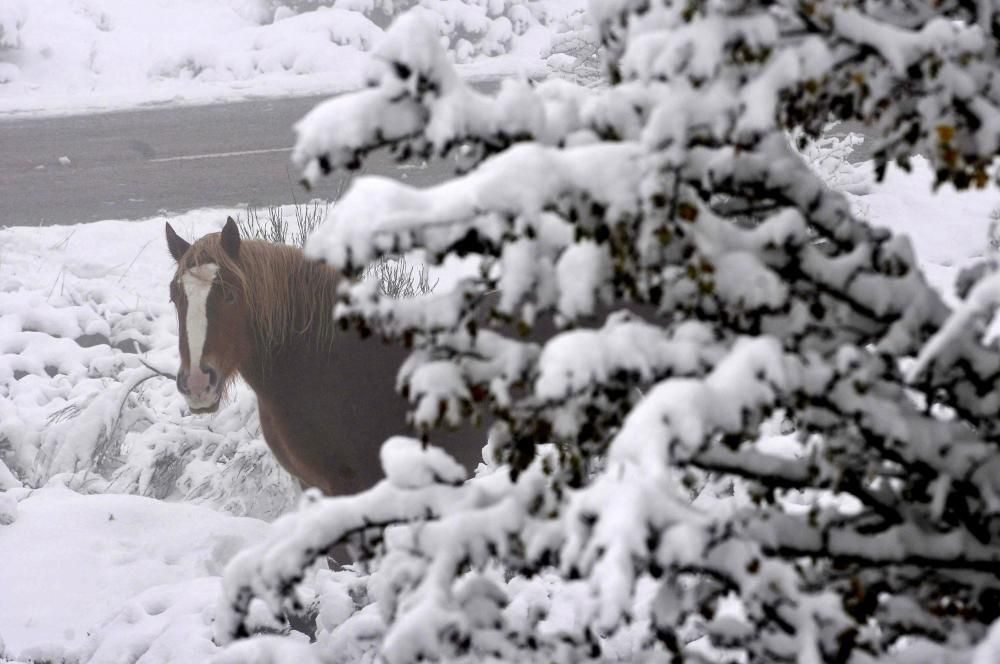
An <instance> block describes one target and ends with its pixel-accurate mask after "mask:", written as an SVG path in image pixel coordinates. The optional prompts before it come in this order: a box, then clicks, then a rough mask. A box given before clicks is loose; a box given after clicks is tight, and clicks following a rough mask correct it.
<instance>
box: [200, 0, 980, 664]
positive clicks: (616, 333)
mask: <svg viewBox="0 0 1000 664" xmlns="http://www.w3.org/2000/svg"><path fill="white" fill-rule="evenodd" d="M591 9H592V14H593V19H594V21H595V23H596V25H597V26H598V29H599V33H600V37H601V42H602V44H603V46H604V48H605V49H606V53H607V58H608V61H607V75H608V83H609V85H608V86H607V87H606V88H602V89H599V90H588V89H584V88H581V87H577V86H574V85H571V84H568V83H565V82H556V81H553V82H546V83H543V84H541V85H538V86H536V87H530V86H528V85H525V84H522V83H516V82H512V81H508V82H505V84H504V85H503V87H502V88H501V89H500V91H499V92H498V93H497V94H496V95H495V96H487V95H484V94H481V93H478V92H476V91H474V90H472V89H470V88H469V87H468V86H466V85H465V84H463V83H462V82H461V81H460V79H459V78H458V76H457V75H456V74H455V71H454V69H453V68H452V66H451V64H450V63H449V62H448V59H447V57H446V55H445V53H444V51H443V50H442V48H441V46H440V43H439V40H438V36H439V35H438V32H437V30H436V28H435V26H433V25H431V24H428V23H427V22H426V21H425V20H424V19H423V17H422V16H421V15H420V13H419V12H411V13H409V14H407V15H405V16H404V17H402V18H400V19H399V20H397V21H396V22H395V24H394V26H393V28H392V29H391V30H390V32H389V35H388V37H387V39H386V40H385V41H384V42H383V43H382V44H381V45H380V46H379V48H378V51H377V54H378V56H379V58H380V59H381V60H382V61H383V62H384V70H383V72H382V74H381V78H380V79H379V80H378V81H377V84H375V85H373V86H372V87H370V88H368V89H366V90H363V91H360V92H358V93H355V94H352V95H346V96H343V97H339V98H336V99H333V100H330V101H328V102H326V103H324V104H322V105H320V106H319V107H317V108H316V109H315V110H314V111H313V112H312V113H311V114H310V115H308V116H307V117H306V118H305V119H304V120H303V121H302V122H301V123H300V124H299V125H298V127H297V129H298V134H299V140H298V142H297V145H296V148H295V151H294V154H293V159H294V161H295V163H296V164H297V165H298V166H299V167H300V168H301V169H302V170H303V177H304V179H305V180H306V182H312V181H314V180H316V179H317V178H319V177H321V176H322V175H323V174H324V173H327V172H330V171H331V170H333V169H339V168H345V167H347V168H354V167H356V166H357V165H358V164H359V163H360V162H362V161H363V159H364V157H365V156H366V155H367V154H368V153H369V152H370V151H371V150H373V149H375V148H378V147H382V146H389V147H391V148H392V149H394V150H396V151H397V152H398V153H400V154H401V155H403V156H409V155H411V154H414V153H416V154H421V155H427V156H432V155H441V154H445V153H449V152H451V151H452V150H455V149H457V148H461V156H462V157H463V159H464V165H465V166H466V167H468V168H469V169H470V170H469V172H468V173H467V174H465V175H461V176H459V177H456V178H455V179H453V180H451V181H449V182H446V183H444V184H441V185H438V186H435V187H430V188H427V189H422V190H420V189H414V188H412V187H409V186H407V185H405V184H403V183H399V182H394V181H391V180H387V179H383V178H376V177H365V178H360V179H358V180H357V181H356V182H355V184H354V186H353V188H352V189H351V190H350V192H349V193H348V194H347V196H346V197H345V198H344V199H343V200H342V201H341V202H340V203H339V204H338V205H337V207H336V209H335V210H334V211H333V214H332V217H331V219H330V220H329V221H328V222H327V223H326V224H325V225H324V226H323V227H322V228H321V229H320V230H319V231H318V232H317V234H316V235H315V236H314V237H313V238H312V240H311V242H310V243H309V244H308V245H307V250H308V252H309V253H310V254H311V255H312V256H314V257H316V258H322V259H325V260H327V261H329V262H330V263H331V264H333V265H335V266H337V267H338V268H341V269H344V270H356V271H359V270H361V269H363V268H364V266H365V265H366V264H367V263H369V262H370V261H372V260H376V259H378V258H379V257H380V256H382V255H384V254H387V253H392V252H401V251H406V250H409V249H412V248H415V247H422V248H424V249H425V250H426V251H427V253H428V256H429V257H430V258H431V259H432V260H438V261H440V260H443V259H444V258H445V257H447V256H449V255H451V254H460V255H469V254H471V255H473V256H477V257H479V258H480V259H481V260H482V265H483V269H482V272H481V274H482V277H481V278H479V279H469V280H465V281H462V282H459V283H458V284H457V285H455V287H454V288H450V289H441V290H437V291H435V293H434V294H433V295H431V296H427V297H425V298H423V299H421V301H420V302H418V303H414V302H406V301H404V302H390V301H386V300H385V299H384V298H380V297H378V293H377V292H376V290H375V289H373V288H372V287H371V286H370V285H365V284H359V285H357V286H354V287H349V288H346V289H345V291H344V292H343V302H342V304H341V306H340V308H339V315H340V316H341V317H342V319H343V320H344V321H345V322H346V323H347V324H348V325H357V326H359V327H375V328H377V329H379V330H381V331H383V332H385V333H388V334H393V335H399V336H401V337H405V338H407V339H408V340H410V341H412V343H413V344H414V351H413V354H412V356H411V358H410V360H409V361H408V362H407V364H406V365H405V367H404V369H403V371H402V372H401V375H400V384H401V387H402V389H403V392H404V394H407V395H408V397H409V398H410V400H411V403H412V405H413V416H414V420H415V422H416V423H417V424H418V425H421V426H434V425H437V424H443V423H447V422H451V421H454V420H455V419H457V418H460V417H463V416H466V415H467V414H468V413H470V412H472V413H474V414H487V415H489V416H491V417H492V418H493V420H494V424H493V426H492V429H491V433H490V442H489V446H488V451H489V453H490V455H491V457H492V461H493V463H492V464H491V465H490V467H489V468H488V469H487V470H486V471H484V472H481V473H480V475H479V476H477V477H476V478H475V479H473V480H471V481H469V482H467V483H464V484H456V483H455V479H456V478H455V477H453V475H452V473H451V472H450V471H449V468H450V464H449V463H448V462H447V460H446V459H444V458H442V457H441V456H440V455H439V454H437V453H435V452H433V451H426V452H420V453H418V451H417V447H416V443H402V442H400V441H393V442H392V443H391V444H390V445H389V446H388V447H387V448H386V450H385V454H384V456H383V462H384V463H385V466H386V471H387V473H388V475H389V477H388V479H387V480H385V481H384V482H382V483H381V484H379V485H377V486H376V487H374V488H372V489H371V490H370V491H368V492H365V493H363V494H360V495H357V496H350V497H341V498H333V499H325V500H318V501H316V502H314V503H312V504H309V505H306V506H304V507H303V508H302V509H301V510H300V511H299V512H298V513H297V514H293V515H289V516H286V517H283V518H282V519H281V520H279V522H278V523H277V524H276V527H275V529H274V532H273V533H272V536H271V538H270V541H269V542H267V543H264V544H261V545H259V546H256V547H254V548H252V549H250V550H249V551H246V552H244V553H242V554H240V555H239V556H238V557H237V558H236V559H235V560H234V562H233V563H232V564H231V565H230V566H229V568H228V569H227V572H226V579H225V597H224V599H223V601H222V603H221V604H220V611H219V614H218V616H217V619H216V625H215V628H216V638H217V639H218V640H219V641H220V642H229V641H236V643H234V644H233V645H232V646H231V647H230V649H229V651H228V657H229V661H257V662H280V661H289V662H291V661H347V660H354V661H356V660H357V659H358V658H360V657H361V656H362V654H364V656H365V657H367V658H368V659H369V661H373V660H374V658H375V657H376V656H378V657H380V658H382V659H384V661H388V662H394V663H395V662H414V661H420V660H422V659H431V660H437V659H442V660H448V661H454V660H459V661H490V660H496V661H515V660H516V661H539V662H543V661H544V662H551V661H566V662H570V661H573V662H576V661H586V660H604V659H614V658H616V657H617V658H625V659H639V658H642V659H643V660H644V661H692V662H710V661H711V662H718V661H734V662H742V661H749V662H785V661H787V662H800V663H803V664H805V663H810V664H812V663H816V662H873V661H886V662H911V661H921V662H926V661H937V662H966V661H969V660H970V659H973V661H977V662H984V661H995V660H996V658H997V653H996V643H997V639H996V638H995V637H996V634H995V631H996V630H995V629H994V630H992V632H991V631H990V625H991V623H993V622H994V621H996V620H997V618H998V617H1000V613H998V607H1000V578H998V576H1000V573H998V569H1000V542H998V539H997V538H998V537H1000V534H998V531H997V523H998V521H997V516H998V514H1000V512H998V510H1000V500H998V496H1000V480H998V477H1000V473H998V468H1000V448H998V443H1000V424H998V419H997V411H998V408H1000V390H998V389H997V375H998V372H1000V353H998V352H997V348H996V346H995V345H993V344H990V345H987V344H985V343H984V342H983V341H982V340H981V333H982V330H983V325H982V321H983V320H984V319H985V318H986V317H988V316H989V315H990V314H991V313H992V311H993V309H994V308H995V307H996V305H997V304H998V303H1000V297H998V296H997V294H996V293H997V292H998V288H1000V286H998V279H997V277H996V276H995V270H996V265H995V264H994V263H992V262H989V263H984V264H983V265H981V266H980V267H979V268H978V269H976V270H973V271H970V272H968V273H967V274H966V275H965V276H964V277H963V279H960V280H959V296H960V297H962V298H965V297H966V296H968V298H967V300H966V302H965V303H964V304H962V305H960V307H959V313H958V314H955V315H957V316H958V317H957V318H954V319H952V316H953V313H952V311H951V309H950V308H949V306H948V305H947V304H946V303H945V302H944V300H943V299H942V297H941V296H940V295H939V294H938V293H937V292H936V291H935V290H934V289H932V288H931V287H930V286H929V284H928V282H927V281H926V279H925V278H924V276H923V275H922V274H921V273H920V271H919V269H918V268H917V263H916V259H915V257H914V255H913V251H912V248H911V245H910V243H909V241H908V240H907V239H905V238H903V237H899V236H894V235H892V234H891V233H889V232H888V231H885V230H882V229H875V228H872V227H871V226H869V225H867V224H866V223H864V222H863V221H860V220H858V219H857V218H855V216H854V215H853V214H852V211H851V208H850V205H849V203H848V201H847V199H846V198H845V197H844V196H843V195H842V194H840V193H837V192H835V191H832V190H830V189H829V188H828V187H827V186H826V185H825V184H824V182H823V180H822V179H821V178H820V176H819V175H818V174H817V173H815V172H814V171H813V170H811V169H810V168H808V167H807V166H806V164H805V163H804V162H803V159H802V157H801V156H800V155H799V154H797V153H796V152H795V151H794V150H793V149H792V148H791V146H790V144H789V141H788V139H787V136H786V134H785V132H786V130H795V131H801V132H803V133H804V135H805V136H807V137H813V138H817V137H819V135H820V132H821V131H822V129H823V128H824V127H825V126H826V125H827V123H828V122H829V121H831V120H847V119H853V120H858V121H861V122H864V123H866V124H868V125H869V127H870V128H871V129H870V131H871V132H872V133H873V134H875V135H876V136H879V137H881V138H880V139H879V143H878V145H877V147H876V150H875V164H876V173H877V174H878V175H879V177H881V176H882V175H883V174H884V172H885V168H886V166H887V164H888V163H889V162H890V161H893V160H896V161H898V162H899V163H900V164H902V165H903V166H908V164H909V159H910V155H911V154H914V153H919V154H922V155H925V156H926V157H927V158H928V159H929V160H930V163H931V164H932V166H933V169H934V171H935V175H936V179H937V181H938V183H939V184H940V183H952V184H953V185H955V186H956V187H958V188H965V187H969V186H973V185H974V186H980V187H983V186H987V185H989V184H990V180H991V173H990V170H989V168H990V163H991V161H992V160H993V158H994V157H995V156H996V154H997V152H998V149H1000V92H998V90H1000V87H998V86H997V81H996V80H995V79H996V76H997V72H998V71H1000V70H998V68H997V65H998V61H997V48H998V46H1000V41H998V38H997V35H1000V14H998V12H997V10H998V8H997V7H996V6H995V5H994V3H990V2H986V3H955V2H944V3H940V2H934V3H931V2H908V3H895V2H885V3H868V4H865V5H864V6H860V5H854V4H847V5H845V4H843V3H836V2H826V1H822V0H821V1H820V2H812V3H804V4H803V3H794V2H771V3H758V2H744V3H702V2H694V3H690V2H685V3H673V2H662V3H648V2H638V1H636V0H594V1H593V2H592V4H591ZM748 218H749V219H750V220H751V221H753V223H750V224H746V223H743V222H745V221H746V220H747V219H748ZM737 222H740V223H737ZM941 223H942V224H946V223H948V220H946V219H943V220H941ZM984 230H985V228H984ZM493 291H498V293H497V295H496V298H498V299H491V300H490V301H491V302H494V303H495V305H496V312H495V313H496V316H495V317H494V319H493V320H492V321H491V322H488V323H486V324H485V325H481V324H475V323H474V322H473V321H474V319H476V317H477V312H476V311H475V310H476V308H477V303H478V302H479V301H480V300H481V299H483V298H484V297H486V295H487V294H488V293H492V292H493ZM491 297H493V296H491ZM625 305H628V306H629V308H630V309H632V310H633V311H635V312H638V313H632V312H625V311H616V312H614V313H612V314H611V315H609V316H607V317H606V318H604V319H599V320H597V321H594V322H590V321H587V320H586V318H587V316H588V315H590V314H593V313H595V312H597V311H599V310H602V309H606V308H609V307H610V308H612V309H620V308H622V307H624V306H625ZM547 316H555V317H556V319H557V321H558V322H560V323H562V324H564V325H565V326H566V328H565V329H564V330H563V331H561V332H560V333H558V334H556V335H555V336H553V337H552V338H551V339H549V340H548V342H547V343H546V344H544V345H538V344H536V343H534V342H531V341H529V340H526V339H523V338H520V337H518V336H510V335H509V334H508V333H507V332H508V331H509V329H510V326H508V325H507V324H506V323H507V322H508V321H510V320H513V321H514V322H515V323H517V325H515V327H521V328H525V327H530V326H531V325H532V324H533V323H534V322H535V321H537V320H538V319H539V318H541V317H547ZM949 321H954V322H949ZM579 324H585V326H584V327H576V326H577V325H579ZM935 335H936V336H935ZM914 358H918V359H917V361H916V363H914ZM419 386H423V387H422V388H421V389H416V388H417V387H419ZM427 386H434V388H435V389H433V390H430V389H427ZM476 442H477V441H470V444H475V443H476ZM404 466H405V467H406V468H407V471H406V472H405V473H399V472H397V470H396V469H398V468H400V467H404ZM358 538H363V539H364V544H365V546H362V547H361V550H362V551H363V552H364V553H365V556H364V557H365V560H366V561H367V562H368V563H369V565H370V566H369V567H366V568H364V569H367V570H370V574H363V575H361V576H360V577H359V585H360V588H359V589H358V590H357V592H355V593H353V594H352V595H351V601H347V599H346V598H345V597H344V596H343V594H342V592H340V591H337V592H330V593H328V594H323V593H320V594H319V598H318V600H317V601H318V606H319V607H320V608H319V610H320V613H321V615H322V614H323V613H324V612H330V613H333V614H335V615H336V619H334V620H330V621H327V622H325V623H324V626H323V628H322V629H321V630H320V631H319V633H318V637H319V638H318V640H317V642H316V643H315V644H313V645H311V646H307V645H305V644H304V643H302V642H300V641H292V640H286V639H282V638H280V637H264V638H261V637H255V638H247V636H248V633H249V631H250V629H251V628H252V626H253V620H251V618H250V616H251V612H250V609H251V607H252V606H259V603H258V601H257V600H262V601H263V602H264V603H265V604H266V605H267V606H268V607H270V609H271V611H272V612H275V613H276V614H280V612H281V610H282V609H283V608H288V607H294V606H295V605H296V604H297V603H300V601H301V598H300V597H299V595H298V590H297V588H298V586H299V584H300V580H301V579H302V578H303V575H304V573H305V572H306V570H308V569H310V568H311V567H312V566H313V565H314V563H316V561H317V560H322V558H323V554H324V552H325V551H326V550H327V549H328V548H329V547H330V546H332V545H334V544H336V543H339V542H342V541H345V540H356V539H358ZM321 564H322V563H321ZM362 590H363V592H362ZM568 597H572V600H571V601H569V602H567V601H566V599H567V598H568ZM333 607H336V608H333ZM559 612H562V613H560V614H559V615H555V614H557V613H559ZM327 615H329V613H328V614H327ZM988 633H989V634H990V637H989V638H986V637H987V635H988ZM983 639H986V640H985V641H983ZM980 641H983V643H982V646H980V647H979V648H978V649H977V647H976V644H977V643H979V642H980Z"/></svg>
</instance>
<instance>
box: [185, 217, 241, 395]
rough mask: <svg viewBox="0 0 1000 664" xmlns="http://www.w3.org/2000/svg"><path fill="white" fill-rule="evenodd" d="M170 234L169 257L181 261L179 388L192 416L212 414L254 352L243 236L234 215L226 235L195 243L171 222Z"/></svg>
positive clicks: (215, 234)
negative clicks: (181, 234)
mask: <svg viewBox="0 0 1000 664" xmlns="http://www.w3.org/2000/svg"><path fill="white" fill-rule="evenodd" d="M166 231H167V246H168V247H169V249H170V255H171V256H173V257H174V260H175V261H177V272H176V273H175V274H174V278H173V279H172V280H171V281H170V301H171V302H173V303H174V306H175V307H176V308H177V328H178V333H179V343H180V355H181V366H180V369H179V370H178V372H177V389H178V390H180V392H181V394H183V395H184V397H185V399H187V402H188V406H190V408H191V410H192V412H195V413H211V412H214V411H215V410H217V409H218V407H219V401H220V399H221V398H222V395H223V393H224V391H225V387H226V385H227V384H228V383H229V381H230V380H231V379H232V378H233V377H234V376H235V375H236V371H237V370H238V369H239V367H240V365H241V364H242V363H243V362H245V361H246V360H247V359H248V357H249V356H250V354H251V353H252V351H253V337H252V334H251V332H250V324H249V311H248V306H247V300H246V297H245V293H244V288H245V278H244V274H243V270H242V269H241V267H240V233H239V229H238V228H237V227H236V222H235V221H233V219H232V217H230V218H229V219H227V220H226V225H225V227H224V228H223V229H222V232H221V233H212V234H210V235H206V236H205V237H203V238H201V239H200V240H198V241H197V242H195V243H194V244H190V243H188V242H186V241H185V240H183V239H182V238H181V237H180V236H179V235H177V233H175V232H174V229H173V228H172V227H171V226H170V224H169V223H168V224H167V229H166Z"/></svg>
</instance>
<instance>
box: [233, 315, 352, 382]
mask: <svg viewBox="0 0 1000 664" xmlns="http://www.w3.org/2000/svg"><path fill="white" fill-rule="evenodd" d="M295 304H296V306H297V307H298V309H297V310H296V311H295V312H294V314H295V315H294V316H292V320H291V321H289V322H288V325H289V326H290V327H291V328H292V329H293V330H296V331H294V332H293V333H291V334H288V335H284V336H283V338H278V339H272V338H271V336H272V335H265V334H258V333H257V331H256V330H255V331H254V333H253V337H254V339H255V344H254V351H253V353H251V355H250V358H249V359H248V360H247V361H246V362H245V363H244V366H242V367H240V373H241V374H243V377H244V378H245V379H246V381H247V382H248V383H249V384H250V386H251V387H252V388H253V389H254V391H255V392H258V393H261V392H264V393H268V392H271V391H274V390H282V389H288V387H289V386H290V385H299V384H302V383H305V384H309V385H313V386H322V384H323V383H324V382H325V381H326V380H329V373H330V362H331V359H332V358H331V353H330V348H329V345H330V344H329V342H328V341H326V340H324V338H323V330H322V328H323V327H324V325H323V324H322V323H325V322H326V321H321V320H320V319H321V318H322V317H324V316H332V313H330V312H325V311H321V307H319V306H318V305H317V302H316V300H315V299H312V298H309V297H304V298H302V299H299V300H297V301H296V303H295Z"/></svg>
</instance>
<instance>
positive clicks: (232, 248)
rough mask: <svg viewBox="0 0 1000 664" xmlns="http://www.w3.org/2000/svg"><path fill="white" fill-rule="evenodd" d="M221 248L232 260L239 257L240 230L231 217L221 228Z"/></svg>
mask: <svg viewBox="0 0 1000 664" xmlns="http://www.w3.org/2000/svg"><path fill="white" fill-rule="evenodd" d="M222 248H223V249H225V250H226V253H227V254H229V255H230V256H231V257H232V258H234V259H235V258H239V257H240V229H239V227H238V226H237V225H236V222H235V221H233V218H232V217H228V218H227V219H226V225H225V226H223V227H222Z"/></svg>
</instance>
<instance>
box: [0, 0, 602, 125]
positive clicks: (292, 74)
mask: <svg viewBox="0 0 1000 664" xmlns="http://www.w3.org/2000/svg"><path fill="white" fill-rule="evenodd" d="M285 4H289V5H293V6H298V7H300V8H302V9H301V11H298V12H297V11H295V10H293V9H290V8H289V7H287V6H285ZM319 4H323V5H329V6H320V7H317V5H319ZM396 4H397V5H398V8H402V7H404V6H408V5H410V4H418V3H413V2H402V3H396ZM419 4H421V5H423V6H424V7H425V8H426V9H425V14H426V15H427V16H428V17H429V19H430V20H432V21H434V22H435V23H436V24H437V25H438V27H439V31H440V33H441V35H442V39H443V40H445V41H446V42H447V44H448V46H449V48H450V52H451V54H452V57H453V58H454V59H455V60H456V62H458V63H459V68H460V71H461V72H462V74H463V75H464V76H467V77H469V78H492V77H496V76H501V75H511V74H523V75H528V76H534V77H538V76H544V75H545V74H546V73H547V72H550V71H553V70H555V71H559V70H564V69H566V68H572V67H574V66H575V63H574V57H575V56H573V55H570V54H568V53H577V52H578V47H579V46H580V43H581V42H580V37H581V35H584V34H585V26H584V25H583V9H584V6H585V3H584V2H583V1H582V0H535V1H533V2H530V3H526V4H520V3H508V2H490V3H474V2H469V3H466V2H465V1H464V0H423V1H422V2H420V3H419ZM383 6H384V3H382V2H372V1H368V2H364V1H359V0H337V1H336V2H325V3H317V2H301V1H300V2H295V1H292V0H289V1H288V2H287V3H282V2H277V1H273V0H167V1H164V2H155V3H151V2H133V1H131V0H4V1H3V2H0V114H4V113H8V114H9V113H24V112H30V113H39V112H45V113H61V112H78V111H84V110H107V109H112V108H121V107H128V106H135V105H140V104H153V103H157V104H164V103H173V104H176V103H195V102H206V101H218V100H226V99H234V98H242V97H248V96H265V95H266V96H287V95H290V94H308V93H317V94H318V93H324V94H331V93H334V92H338V91H343V90H348V89H353V88H357V87H359V86H361V85H363V83H364V81H365V76H366V74H367V73H368V71H369V65H370V52H371V50H372V48H373V46H374V45H375V44H376V43H377V42H378V41H379V40H380V39H381V37H382V34H383V27H384V25H385V20H384V16H385V15H384V12H383V11H382V9H383ZM584 41H585V39H584ZM584 50H585V49H584Z"/></svg>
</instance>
